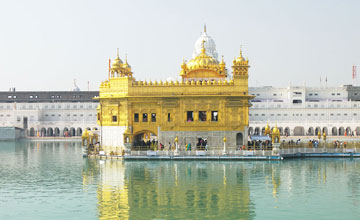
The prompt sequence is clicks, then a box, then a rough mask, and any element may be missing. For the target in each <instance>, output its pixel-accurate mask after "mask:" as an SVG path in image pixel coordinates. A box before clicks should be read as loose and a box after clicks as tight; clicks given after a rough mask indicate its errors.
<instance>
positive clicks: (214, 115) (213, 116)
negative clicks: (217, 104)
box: [211, 111, 251, 121]
mask: <svg viewBox="0 0 360 220" xmlns="http://www.w3.org/2000/svg"><path fill="white" fill-rule="evenodd" d="M218 116H219V114H218V111H212V112H211V121H218V120H219V118H218ZM250 116H251V115H250Z"/></svg>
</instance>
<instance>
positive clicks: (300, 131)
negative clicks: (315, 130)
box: [294, 126, 305, 136]
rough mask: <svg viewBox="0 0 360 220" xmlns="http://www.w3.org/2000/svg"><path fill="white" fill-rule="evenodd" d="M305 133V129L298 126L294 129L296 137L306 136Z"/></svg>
mask: <svg viewBox="0 0 360 220" xmlns="http://www.w3.org/2000/svg"><path fill="white" fill-rule="evenodd" d="M304 131H305V129H304V127H301V126H296V127H295V128H294V135H295V136H304V133H305V132H304Z"/></svg>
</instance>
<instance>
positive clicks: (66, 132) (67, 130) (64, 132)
mask: <svg viewBox="0 0 360 220" xmlns="http://www.w3.org/2000/svg"><path fill="white" fill-rule="evenodd" d="M63 136H64V137H69V129H68V128H67V127H65V128H64V129H63Z"/></svg>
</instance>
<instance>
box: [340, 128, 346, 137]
mask: <svg viewBox="0 0 360 220" xmlns="http://www.w3.org/2000/svg"><path fill="white" fill-rule="evenodd" d="M344 134H345V129H344V127H340V128H339V136H343V135H344Z"/></svg>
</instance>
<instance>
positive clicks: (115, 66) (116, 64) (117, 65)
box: [111, 48, 123, 72]
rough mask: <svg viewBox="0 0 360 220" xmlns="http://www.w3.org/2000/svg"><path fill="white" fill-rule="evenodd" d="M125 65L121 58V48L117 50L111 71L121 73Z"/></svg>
mask: <svg viewBox="0 0 360 220" xmlns="http://www.w3.org/2000/svg"><path fill="white" fill-rule="evenodd" d="M122 64H123V62H122V60H121V59H120V57H119V48H118V49H117V53H116V58H115V59H114V60H113V62H112V64H111V71H114V72H119V69H120V68H121V65H122Z"/></svg>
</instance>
